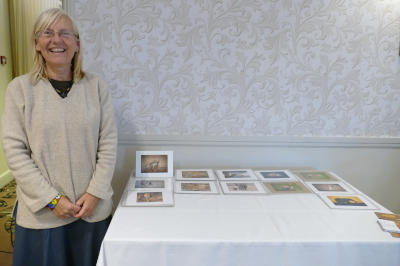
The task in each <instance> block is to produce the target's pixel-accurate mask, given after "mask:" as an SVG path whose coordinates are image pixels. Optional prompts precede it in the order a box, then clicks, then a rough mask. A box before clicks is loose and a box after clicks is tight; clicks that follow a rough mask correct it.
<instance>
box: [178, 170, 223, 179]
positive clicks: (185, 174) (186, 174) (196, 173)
mask: <svg viewBox="0 0 400 266" xmlns="http://www.w3.org/2000/svg"><path fill="white" fill-rule="evenodd" d="M175 179H176V180H190V181H207V180H216V179H217V178H216V176H215V174H214V171H213V170H212V169H178V170H176V173H175Z"/></svg>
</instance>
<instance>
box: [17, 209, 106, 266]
mask: <svg viewBox="0 0 400 266" xmlns="http://www.w3.org/2000/svg"><path fill="white" fill-rule="evenodd" d="M110 222H111V216H110V217H109V218H107V219H105V220H103V221H100V222H96V223H88V222H85V221H84V220H81V219H79V220H77V221H75V222H73V223H70V224H67V225H64V226H61V227H56V228H51V229H29V228H24V227H21V226H19V225H17V224H16V225H15V242H14V255H13V266H26V265H41V266H56V265H57V266H75V265H76V266H93V265H96V261H97V257H98V255H99V251H100V246H101V242H102V241H103V238H104V235H105V233H106V231H107V228H108V226H109V224H110Z"/></svg>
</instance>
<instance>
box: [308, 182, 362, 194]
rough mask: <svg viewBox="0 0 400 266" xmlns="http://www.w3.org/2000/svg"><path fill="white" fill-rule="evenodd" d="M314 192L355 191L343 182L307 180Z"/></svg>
mask: <svg viewBox="0 0 400 266" xmlns="http://www.w3.org/2000/svg"><path fill="white" fill-rule="evenodd" d="M306 184H307V185H308V186H309V187H310V188H311V190H312V191H313V192H315V193H317V194H320V193H331V192H332V193H336V194H337V193H343V194H345V193H354V191H353V190H352V189H351V188H350V187H349V186H347V185H346V184H345V183H343V182H307V183H306Z"/></svg>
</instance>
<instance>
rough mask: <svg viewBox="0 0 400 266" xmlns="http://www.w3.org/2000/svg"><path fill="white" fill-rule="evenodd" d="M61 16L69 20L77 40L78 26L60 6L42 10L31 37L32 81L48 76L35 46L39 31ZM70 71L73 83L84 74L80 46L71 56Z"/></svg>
mask: <svg viewBox="0 0 400 266" xmlns="http://www.w3.org/2000/svg"><path fill="white" fill-rule="evenodd" d="M61 17H65V18H67V19H69V20H70V21H71V23H72V29H73V31H74V34H75V37H76V38H77V40H78V41H79V31H78V28H77V27H76V25H75V23H74V21H73V20H72V19H71V18H70V17H69V16H68V14H67V13H66V12H65V11H64V10H62V9H61V8H50V9H47V10H45V11H43V12H42V13H41V14H40V15H39V17H38V18H37V19H36V22H35V25H34V26H33V32H32V37H31V38H32V43H33V66H32V70H31V79H32V82H34V83H36V82H38V81H39V80H40V79H47V78H48V74H47V70H46V61H45V59H44V58H43V56H42V54H41V53H40V51H37V50H36V48H35V46H36V40H37V38H38V35H39V32H40V31H42V30H45V29H47V28H48V27H50V25H51V24H53V23H54V22H56V21H57V20H58V19H60V18H61ZM71 71H72V78H73V82H74V83H76V82H78V81H79V80H81V79H82V78H83V77H84V76H85V73H84V72H83V70H82V55H81V48H79V49H78V52H76V53H75V55H74V57H73V58H72V64H71Z"/></svg>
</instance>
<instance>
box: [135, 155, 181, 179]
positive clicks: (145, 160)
mask: <svg viewBox="0 0 400 266" xmlns="http://www.w3.org/2000/svg"><path fill="white" fill-rule="evenodd" d="M173 162H174V158H173V152H172V151H136V177H172V176H173V175H174V174H173V173H174V169H173Z"/></svg>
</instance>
